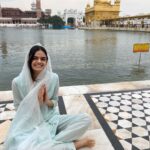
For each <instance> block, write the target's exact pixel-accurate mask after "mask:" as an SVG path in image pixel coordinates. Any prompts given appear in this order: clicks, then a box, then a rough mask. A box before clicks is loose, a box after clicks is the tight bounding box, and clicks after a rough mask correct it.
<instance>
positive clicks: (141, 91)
mask: <svg viewBox="0 0 150 150" xmlns="http://www.w3.org/2000/svg"><path fill="white" fill-rule="evenodd" d="M149 88H150V81H149V80H146V81H134V82H119V83H107V84H94V85H80V86H66V87H60V89H59V96H60V102H61V103H59V106H60V107H61V111H62V112H64V113H67V114H78V113H81V112H86V113H88V114H89V115H90V116H91V119H92V124H91V126H90V128H89V130H88V131H87V133H86V134H85V135H84V136H89V137H93V138H94V139H95V141H96V145H95V147H93V148H91V150H100V149H101V150H103V149H104V150H113V149H118V150H121V149H126V150H131V149H133V150H136V149H137V150H138V149H142V150H143V149H145V150H148V149H150V90H149ZM62 105H64V107H62ZM14 115H15V110H14V106H13V96H12V92H11V91H0V149H3V143H4V141H5V137H6V134H7V131H8V129H9V127H10V124H11V121H12V119H13V117H14ZM84 136H83V137H84ZM83 137H82V138H83ZM82 150H88V149H87V148H86V149H82Z"/></svg>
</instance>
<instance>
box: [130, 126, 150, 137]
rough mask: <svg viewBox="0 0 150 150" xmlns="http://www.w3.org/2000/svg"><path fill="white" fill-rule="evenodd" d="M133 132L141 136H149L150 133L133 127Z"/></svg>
mask: <svg viewBox="0 0 150 150" xmlns="http://www.w3.org/2000/svg"><path fill="white" fill-rule="evenodd" d="M132 132H133V133H134V134H136V135H138V136H139V137H140V136H148V131H147V130H145V129H144V128H142V127H133V128H132Z"/></svg>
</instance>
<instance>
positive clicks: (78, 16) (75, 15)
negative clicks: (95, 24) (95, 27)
mask: <svg viewBox="0 0 150 150" xmlns="http://www.w3.org/2000/svg"><path fill="white" fill-rule="evenodd" d="M58 16H60V17H61V18H62V19H63V21H64V22H65V24H66V25H67V24H68V19H70V18H72V19H73V20H74V22H73V24H74V25H75V26H81V25H83V24H84V22H83V18H84V13H82V12H78V11H77V10H76V9H70V10H67V9H65V10H64V12H63V14H61V13H60V12H58Z"/></svg>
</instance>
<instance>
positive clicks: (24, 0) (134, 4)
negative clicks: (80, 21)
mask: <svg viewBox="0 0 150 150" xmlns="http://www.w3.org/2000/svg"><path fill="white" fill-rule="evenodd" d="M33 1H35V0H0V4H1V7H14V8H20V9H22V10H30V9H31V3H32V2H33ZM93 1H94V0H41V6H42V9H43V10H45V9H51V10H52V15H54V14H57V12H58V11H61V12H63V10H64V9H77V10H78V11H82V12H84V10H85V7H86V4H87V3H89V4H90V5H91V6H93ZM120 10H121V12H120V16H126V15H131V16H132V15H138V14H148V13H149V14H150V0H121V8H120Z"/></svg>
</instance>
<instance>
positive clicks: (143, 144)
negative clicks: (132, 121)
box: [132, 137, 150, 149]
mask: <svg viewBox="0 0 150 150" xmlns="http://www.w3.org/2000/svg"><path fill="white" fill-rule="evenodd" d="M132 144H134V145H135V146H136V147H138V148H139V149H150V143H149V141H147V140H145V139H143V138H141V137H137V138H133V139H132Z"/></svg>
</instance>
